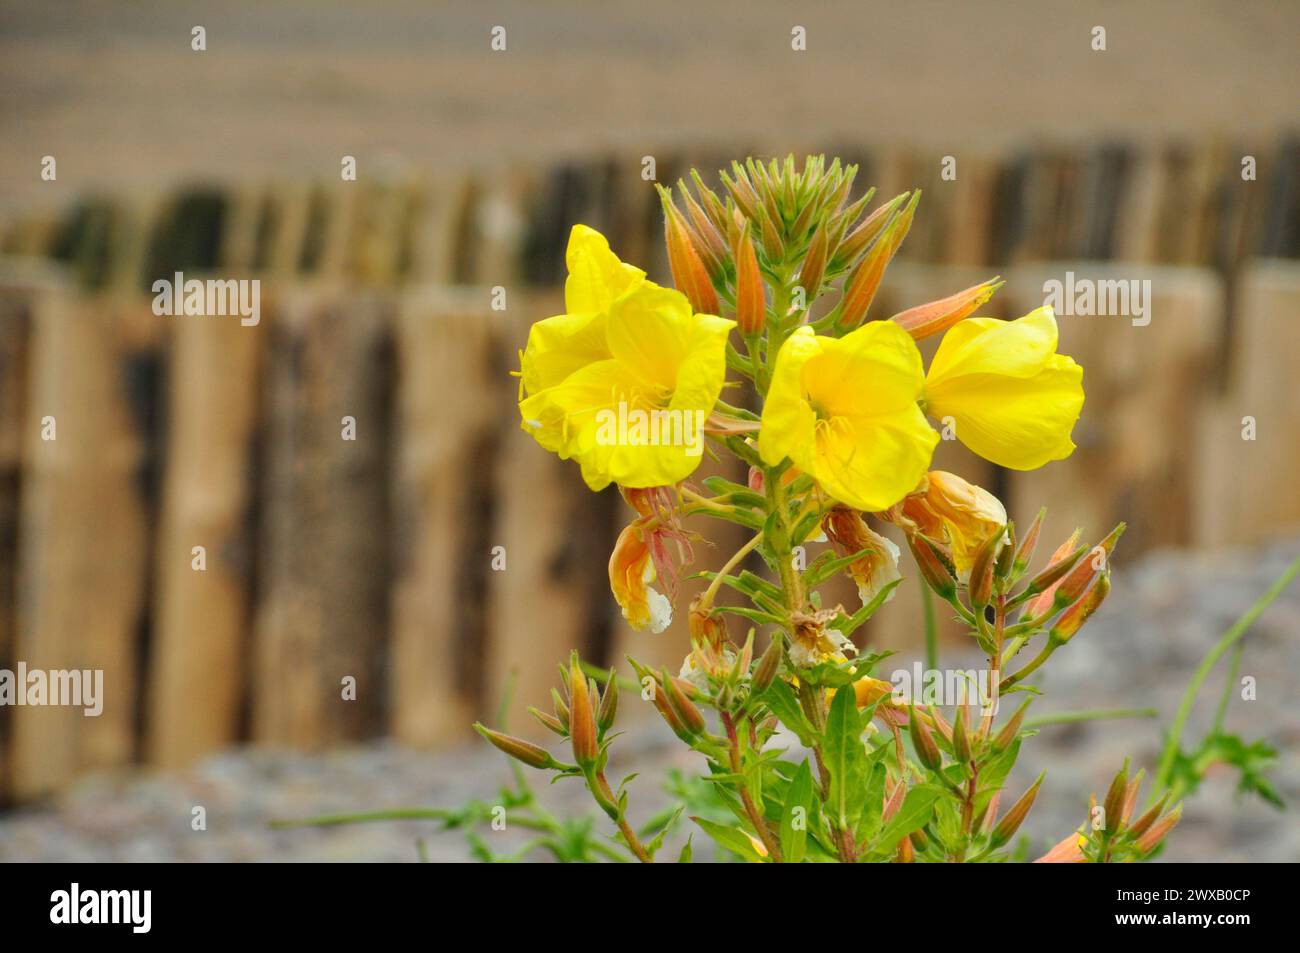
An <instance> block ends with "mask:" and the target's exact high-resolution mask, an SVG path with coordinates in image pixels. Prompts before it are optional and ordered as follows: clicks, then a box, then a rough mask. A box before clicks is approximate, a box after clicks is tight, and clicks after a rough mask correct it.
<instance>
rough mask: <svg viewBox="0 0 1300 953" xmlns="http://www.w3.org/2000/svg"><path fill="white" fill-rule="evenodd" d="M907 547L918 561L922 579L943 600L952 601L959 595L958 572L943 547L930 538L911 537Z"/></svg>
mask: <svg viewBox="0 0 1300 953" xmlns="http://www.w3.org/2000/svg"><path fill="white" fill-rule="evenodd" d="M907 545H908V547H909V548H910V549H911V550H912V558H913V559H915V560H916V568H917V569H918V570H919V571H920V573H921V578H922V579H924V580H925V581H926V583H927V584H928V585H929V586H930V588H931V589H933V590H934V591H935V593H936V594H937V595H938V596H939V597H940V598H942V599H951V598H952V597H953V596H954V595H956V593H957V570H956V568H955V567H954V566H953V564H952V560H951V559H950V558H949V557H948V554H947V553H946V552H944V549H943V547H942V546H940V545H939V544H938V543H936V542H935V541H934V540H932V539H930V538H929V537H928V536H921V535H919V534H918V535H915V536H909V537H908V539H907Z"/></svg>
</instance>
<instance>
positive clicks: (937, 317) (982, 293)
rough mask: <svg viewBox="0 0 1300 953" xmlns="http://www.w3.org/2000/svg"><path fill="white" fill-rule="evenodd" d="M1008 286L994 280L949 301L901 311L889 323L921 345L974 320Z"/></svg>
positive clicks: (969, 289) (943, 299) (944, 300)
mask: <svg viewBox="0 0 1300 953" xmlns="http://www.w3.org/2000/svg"><path fill="white" fill-rule="evenodd" d="M1004 284H1005V282H1004V281H1002V280H1001V279H1000V278H991V279H989V280H988V281H985V282H983V283H982V284H978V285H975V286H974V287H971V288H967V289H966V290H965V291H958V292H957V293H956V294H954V295H949V296H948V297H947V298H940V299H939V300H938V301H931V302H929V303H928V304H919V305H917V306H916V307H915V308H908V309H907V310H906V311H900V312H899V313H898V314H896V315H894V316H893V317H892V318H890V319H889V320H891V321H893V322H894V323H895V324H897V325H899V326H901V327H902V328H903V330H904V331H906V332H907V333H908V334H910V335H912V339H913V340H914V341H920V340H923V339H925V338H928V337H932V336H933V335H935V334H942V333H943V332H944V331H947V330H948V329H949V328H951V327H952V326H953V325H954V324H957V323H958V322H959V321H963V320H965V319H966V318H968V317H970V316H971V315H972V314H974V313H975V312H976V311H978V310H979V309H980V308H981V307H983V306H984V302H986V301H988V300H989V298H991V297H993V292H995V291H997V290H998V289H999V288H1001V287H1002V286H1003V285H1004Z"/></svg>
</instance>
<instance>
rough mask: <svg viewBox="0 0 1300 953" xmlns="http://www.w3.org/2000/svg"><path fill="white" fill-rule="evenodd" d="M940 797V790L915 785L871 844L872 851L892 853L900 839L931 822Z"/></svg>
mask: <svg viewBox="0 0 1300 953" xmlns="http://www.w3.org/2000/svg"><path fill="white" fill-rule="evenodd" d="M938 797H939V791H937V790H936V789H934V788H931V787H914V788H912V790H910V791H908V792H907V795H906V796H905V797H904V798H903V806H902V807H900V808H899V809H898V813H897V814H895V815H894V816H893V818H892V819H891V820H890V822H889V823H888V824H886V825H885V828H884V830H882V831H881V832H880V836H879V837H877V838H876V841H875V843H874V844H872V846H871V852H872V853H873V854H884V855H889V854H892V853H893V852H894V850H895V849H896V848H897V847H898V842H899V841H901V840H902V839H903V838H904V837H906V836H907V835H908V834H910V833H912V831H915V830H920V829H921V828H922V827H924V826H925V825H926V824H927V823H929V821H930V815H931V814H933V813H934V802H935V800H936V799H937V798H938Z"/></svg>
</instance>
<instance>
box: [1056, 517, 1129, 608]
mask: <svg viewBox="0 0 1300 953" xmlns="http://www.w3.org/2000/svg"><path fill="white" fill-rule="evenodd" d="M1124 527H1125V524H1124V523H1120V524H1119V525H1118V526H1116V527H1115V528H1114V529H1113V530H1111V532H1110V535H1109V536H1107V537H1106V538H1105V539H1103V540H1102V541H1101V542H1100V543H1098V544H1097V545H1096V546H1094V547H1093V548H1092V550H1091V551H1090V552H1089V553H1088V555H1087V556H1086V557H1085V558H1084V560H1083V562H1081V563H1079V565H1077V566H1075V567H1074V569H1073V571H1071V572H1070V574H1069V575H1068V576H1066V577H1065V578H1064V579H1062V580H1061V583H1060V585H1059V586H1057V587H1056V593H1055V595H1054V596H1053V599H1052V606H1053V609H1055V610H1059V609H1064V608H1065V607H1066V606H1068V605H1070V604H1071V603H1073V602H1075V601H1076V600H1077V599H1078V598H1079V597H1080V596H1082V595H1083V593H1084V592H1085V591H1086V590H1087V589H1088V586H1089V584H1090V583H1091V582H1092V581H1093V580H1094V579H1095V578H1097V577H1098V576H1100V575H1102V574H1104V573H1105V572H1106V571H1107V570H1108V569H1109V567H1110V554H1111V553H1112V552H1114V551H1115V544H1116V543H1117V542H1119V538H1120V536H1122V535H1123V534H1124Z"/></svg>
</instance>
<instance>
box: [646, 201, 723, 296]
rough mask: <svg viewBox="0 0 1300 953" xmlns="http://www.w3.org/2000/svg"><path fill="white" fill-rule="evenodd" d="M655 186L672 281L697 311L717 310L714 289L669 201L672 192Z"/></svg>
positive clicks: (675, 207) (678, 215) (702, 263)
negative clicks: (662, 213) (662, 214)
mask: <svg viewBox="0 0 1300 953" xmlns="http://www.w3.org/2000/svg"><path fill="white" fill-rule="evenodd" d="M656 187H657V188H658V189H659V198H660V201H661V202H662V203H663V207H664V242H665V244H666V245H667V247H668V267H669V268H670V269H671V270H672V273H673V284H675V285H676V286H677V290H678V291H680V292H681V293H682V294H684V295H686V297H687V300H689V301H690V303H691V307H692V308H694V309H695V311H696V313H697V314H717V313H718V293H717V292H716V291H715V290H714V288H713V280H712V279H711V278H710V277H709V273H708V271H707V270H706V269H705V267H704V262H703V261H702V260H701V258H700V254H699V252H698V251H697V250H696V248H695V244H694V242H693V241H692V240H691V236H690V232H689V230H688V229H687V226H686V220H685V219H683V218H682V213H681V212H679V211H678V210H677V206H676V205H675V204H674V203H673V196H672V193H671V192H669V191H668V190H667V189H665V188H664V187H663V186H656Z"/></svg>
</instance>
